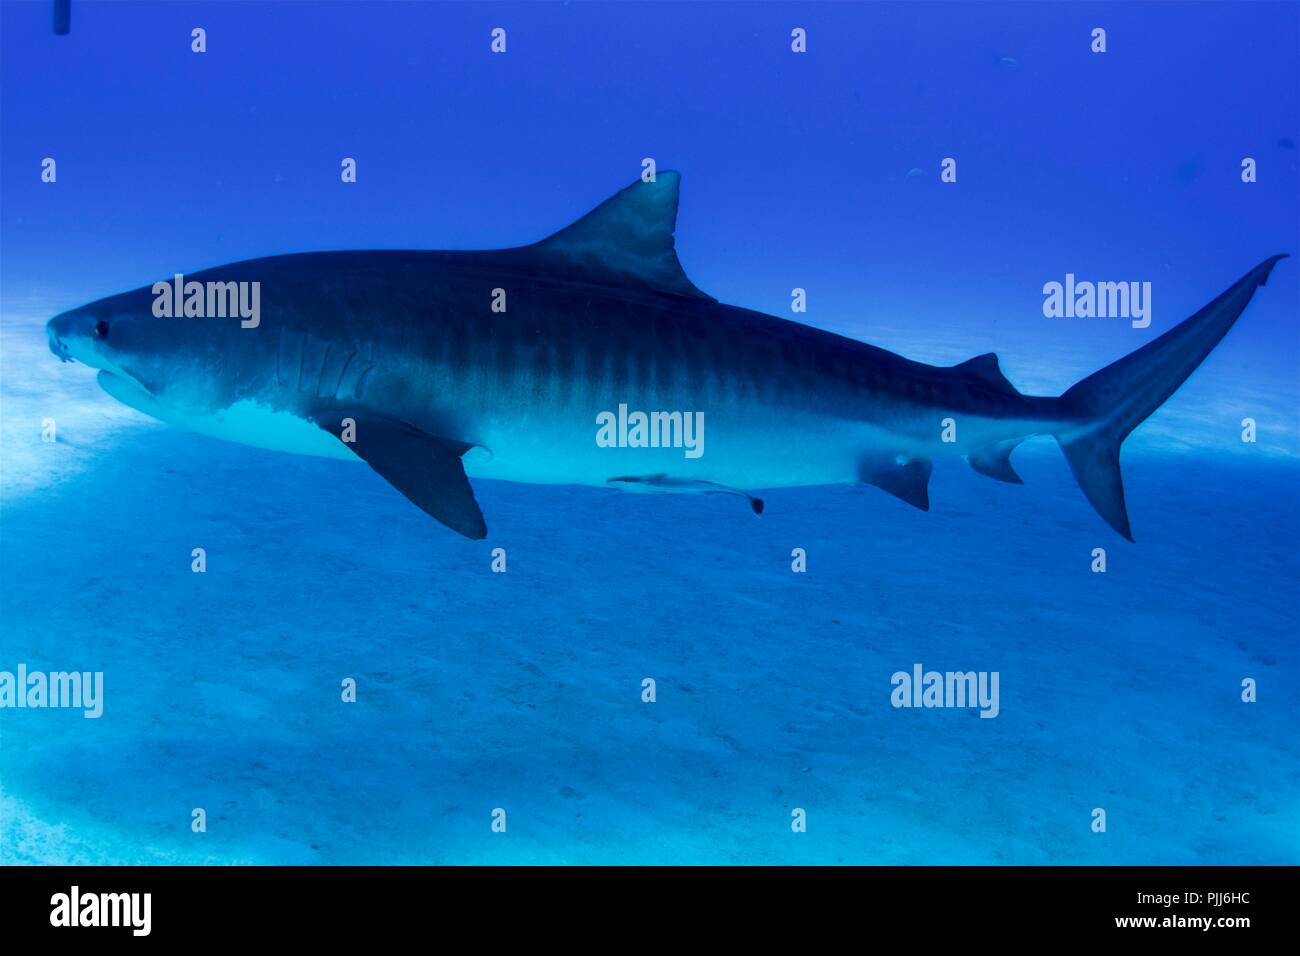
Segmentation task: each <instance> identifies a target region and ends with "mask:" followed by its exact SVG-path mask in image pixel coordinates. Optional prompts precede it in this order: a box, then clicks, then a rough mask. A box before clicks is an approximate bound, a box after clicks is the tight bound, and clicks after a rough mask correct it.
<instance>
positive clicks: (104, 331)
mask: <svg viewBox="0 0 1300 956" xmlns="http://www.w3.org/2000/svg"><path fill="white" fill-rule="evenodd" d="M95 338H97V339H106V338H108V323H107V322H105V321H104V320H103V319H100V320H99V321H98V322H96V323H95Z"/></svg>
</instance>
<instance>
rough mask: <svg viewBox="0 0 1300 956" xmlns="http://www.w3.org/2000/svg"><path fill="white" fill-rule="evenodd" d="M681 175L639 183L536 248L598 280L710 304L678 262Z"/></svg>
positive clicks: (660, 175) (670, 174) (668, 173)
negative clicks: (676, 244)
mask: <svg viewBox="0 0 1300 956" xmlns="http://www.w3.org/2000/svg"><path fill="white" fill-rule="evenodd" d="M680 180H681V177H680V176H678V175H677V173H675V172H671V171H666V172H661V173H658V174H657V175H656V177H655V180H654V182H645V181H644V180H640V179H638V180H637V181H636V182H634V183H633V184H632V185H631V186H628V187H627V188H626V189H624V190H623V191H622V192H618V193H615V194H614V195H613V196H611V197H610V198H609V199H606V200H605V201H604V202H603V203H601V204H600V205H599V206H597V207H596V208H595V209H593V210H592V211H591V212H589V213H587V215H585V216H583V217H582V218H581V219H579V220H578V221H577V222H575V223H574V224H573V225H571V226H567V227H565V228H564V229H561V230H560V231H559V232H557V233H555V235H553V236H551V237H549V238H547V239H543V240H542V241H541V242H539V243H537V244H536V245H534V246H532V247H530V248H532V249H533V250H536V251H538V252H541V253H543V254H545V255H548V256H556V257H560V258H563V259H564V260H566V263H565V264H566V266H568V267H569V268H571V269H573V270H574V271H576V272H578V273H580V274H582V275H584V276H587V277H589V278H592V279H594V280H598V281H603V282H607V283H613V284H616V285H628V286H633V287H638V288H645V289H653V290H655V291H657V292H670V293H672V294H674V295H685V296H691V297H692V298H698V299H707V300H708V301H710V302H712V301H714V300H713V297H712V296H708V295H705V294H704V293H703V292H701V291H700V290H699V289H697V288H695V286H694V285H693V284H692V283H691V280H690V279H688V278H686V273H685V272H683V271H682V265H681V263H680V262H678V261H677V250H676V249H675V248H674V246H673V230H674V229H675V228H676V227H677V185H678V183H679V182H680Z"/></svg>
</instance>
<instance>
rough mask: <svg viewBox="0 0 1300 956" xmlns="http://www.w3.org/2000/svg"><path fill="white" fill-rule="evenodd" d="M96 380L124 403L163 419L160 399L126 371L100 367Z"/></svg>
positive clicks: (106, 390)
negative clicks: (112, 370)
mask: <svg viewBox="0 0 1300 956" xmlns="http://www.w3.org/2000/svg"><path fill="white" fill-rule="evenodd" d="M95 381H96V382H98V383H99V387H100V388H102V389H103V390H104V391H105V392H107V393H108V394H109V395H110V396H112V397H113V398H115V399H117V400H118V401H119V402H121V403H122V404H123V405H127V406H129V407H130V408H134V409H135V410H136V411H138V412H144V413H145V414H146V415H149V416H150V417H152V418H157V419H160V420H161V419H162V417H163V416H162V411H161V409H160V407H159V405H158V400H157V399H155V398H154V397H153V396H152V395H150V394H149V392H148V391H147V390H146V389H145V388H144V386H142V385H140V384H139V383H138V382H136V381H135V380H134V379H130V378H127V377H126V375H125V374H124V373H118V372H115V371H114V372H110V371H109V370H108V369H100V370H99V374H98V375H96V376H95Z"/></svg>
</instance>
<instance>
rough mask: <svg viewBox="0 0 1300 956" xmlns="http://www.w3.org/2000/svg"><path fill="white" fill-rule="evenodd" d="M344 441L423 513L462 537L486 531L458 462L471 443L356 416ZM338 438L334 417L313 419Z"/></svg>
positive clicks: (477, 537) (339, 429)
mask: <svg viewBox="0 0 1300 956" xmlns="http://www.w3.org/2000/svg"><path fill="white" fill-rule="evenodd" d="M353 420H354V421H355V422H356V425H355V430H354V431H353V434H352V435H351V437H352V438H353V440H352V441H349V442H347V443H346V444H347V447H348V448H349V449H351V450H352V452H353V453H355V454H356V455H357V456H358V457H359V458H361V459H362V460H363V461H365V463H366V464H368V465H369V466H370V467H371V468H373V469H374V470H375V471H376V472H378V473H379V475H380V477H381V478H383V479H384V480H385V481H387V482H388V483H389V484H390V485H392V486H393V487H394V488H396V489H397V490H398V491H400V492H401V493H402V494H404V495H405V496H406V497H407V498H408V499H410V501H411V502H413V503H414V504H415V505H416V506H417V507H418V508H419V509H420V510H421V511H423V512H424V513H425V514H427V515H430V516H432V517H434V518H436V519H437V520H438V521H440V522H442V523H443V524H444V525H446V526H447V527H448V528H450V529H451V530H452V531H455V532H458V533H459V534H463V535H464V536H465V537H467V538H474V539H475V540H480V539H482V538H486V537H487V523H486V522H485V521H484V520H483V512H482V511H480V510H479V506H478V502H477V501H475V500H474V489H473V488H471V487H470V484H469V478H467V477H466V475H465V468H464V466H463V465H462V464H461V460H460V459H461V456H462V455H464V454H465V452H466V451H468V450H469V449H470V448H471V447H473V446H471V445H468V444H466V443H465V442H460V441H453V440H450V439H446V438H439V437H437V436H435V435H429V434H427V433H425V432H422V431H420V430H419V429H418V428H415V427H413V426H411V425H407V424H404V423H402V422H396V421H392V420H390V419H386V418H358V417H355V416H353ZM318 424H319V425H320V426H321V427H322V428H324V429H325V430H326V431H328V432H330V433H331V434H333V435H334V436H335V437H336V438H340V439H342V438H343V437H345V436H344V430H343V427H342V426H341V425H335V423H334V421H329V422H325V421H322V422H318Z"/></svg>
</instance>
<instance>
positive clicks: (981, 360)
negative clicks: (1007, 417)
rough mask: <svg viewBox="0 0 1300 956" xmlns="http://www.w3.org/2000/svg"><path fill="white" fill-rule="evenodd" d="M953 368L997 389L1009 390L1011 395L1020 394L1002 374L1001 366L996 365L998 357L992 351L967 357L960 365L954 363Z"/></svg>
mask: <svg viewBox="0 0 1300 956" xmlns="http://www.w3.org/2000/svg"><path fill="white" fill-rule="evenodd" d="M953 369H954V370H960V371H962V372H965V373H966V374H967V375H969V376H970V377H971V378H976V379H979V380H980V381H981V382H983V383H984V384H985V385H992V386H993V387H994V388H996V389H998V390H999V391H1003V392H1009V393H1011V394H1012V395H1019V394H1020V393H1019V392H1017V391H1016V387H1015V386H1014V385H1012V384H1011V383H1010V382H1009V381H1008V380H1007V377H1006V376H1005V375H1003V374H1002V367H1001V366H1000V365H998V357H997V355H995V354H994V353H992V352H985V353H984V354H983V355H977V356H975V357H974V358H973V359H967V360H966V361H964V362H962V363H961V364H960V365H954V366H953Z"/></svg>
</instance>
